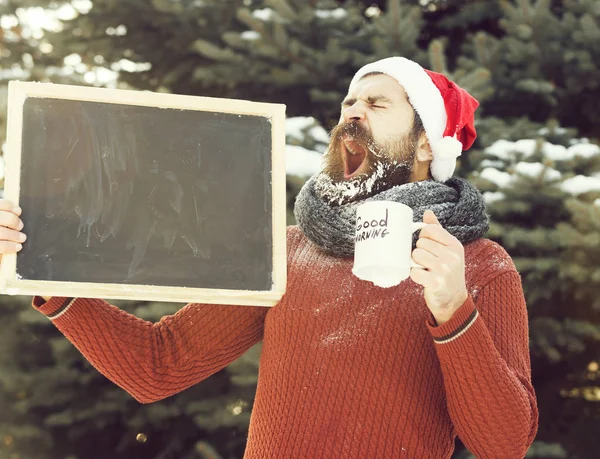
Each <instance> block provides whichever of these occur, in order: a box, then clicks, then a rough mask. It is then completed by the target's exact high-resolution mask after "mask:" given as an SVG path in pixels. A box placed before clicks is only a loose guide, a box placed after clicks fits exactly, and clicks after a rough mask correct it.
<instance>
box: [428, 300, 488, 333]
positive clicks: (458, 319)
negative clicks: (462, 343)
mask: <svg viewBox="0 0 600 459" xmlns="http://www.w3.org/2000/svg"><path fill="white" fill-rule="evenodd" d="M478 317H479V312H478V311H477V309H476V308H475V303H474V302H473V298H471V296H470V295H469V297H468V298H467V301H465V302H464V303H463V305H462V306H461V307H460V308H458V309H457V310H456V312H455V313H454V315H453V316H452V317H451V318H450V320H449V321H448V322H446V323H444V324H443V325H440V326H439V327H438V326H436V325H435V323H434V322H433V316H430V317H429V320H427V328H428V329H429V332H430V333H431V336H433V340H434V341H435V342H436V344H447V343H450V342H452V341H454V340H456V339H458V338H459V337H460V336H462V335H463V334H465V333H467V332H468V330H469V329H470V328H471V327H472V326H473V324H474V323H475V321H476V320H477V318H478Z"/></svg>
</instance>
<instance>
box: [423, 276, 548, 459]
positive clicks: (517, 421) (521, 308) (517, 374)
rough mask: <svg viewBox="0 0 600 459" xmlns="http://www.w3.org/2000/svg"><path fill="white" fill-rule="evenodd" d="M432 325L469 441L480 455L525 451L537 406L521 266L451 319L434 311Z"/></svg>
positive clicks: (451, 405)
mask: <svg viewBox="0 0 600 459" xmlns="http://www.w3.org/2000/svg"><path fill="white" fill-rule="evenodd" d="M427 326H428V328H429V330H430V332H431V334H432V336H433V339H434V343H435V344H434V345H435V349H436V352H437V355H438V358H439V361H440V365H441V368H442V372H443V375H444V386H445V390H446V399H447V405H448V411H449V413H450V417H451V419H452V422H453V424H454V427H455V429H456V432H457V434H458V436H459V437H460V439H461V440H462V442H463V443H464V444H465V446H466V447H467V448H468V449H469V450H470V451H471V452H472V453H473V454H475V456H476V457H478V458H480V459H486V458H494V459H495V458H499V457H506V458H511V459H513V458H522V457H524V456H525V454H526V452H527V449H528V448H529V446H530V445H531V443H532V442H533V439H534V438H535V435H536V433H537V427H538V409H537V402H536V398H535V393H534V390H533V387H532V385H531V363H530V357H529V335H528V323H527V309H526V305H525V299H524V295H523V289H522V286H521V279H520V276H519V274H518V272H517V271H516V270H511V271H507V272H504V273H502V274H500V275H498V276H497V277H495V278H494V279H493V280H491V281H490V282H489V283H488V284H487V285H486V286H485V287H483V288H481V290H480V291H479V293H478V295H477V297H476V300H475V301H474V300H473V298H472V297H469V298H468V299H467V301H466V302H465V304H464V305H463V306H462V307H461V308H460V309H459V310H458V311H457V312H456V313H455V314H454V316H453V317H452V318H451V319H450V320H449V321H448V322H446V323H444V324H443V325H441V326H439V327H436V326H435V325H434V324H433V323H432V321H431V317H430V319H429V321H428V323H427Z"/></svg>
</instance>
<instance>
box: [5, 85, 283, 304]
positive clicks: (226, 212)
mask: <svg viewBox="0 0 600 459" xmlns="http://www.w3.org/2000/svg"><path fill="white" fill-rule="evenodd" d="M284 117H285V115H284V107H283V106H281V105H275V104H259V103H253V102H247V101H235V100H228V99H212V98H202V97H190V96H177V95H167V94H153V93H147V92H136V91H123V90H108V89H99V88H84V87H76V86H64V85H51V84H39V83H20V82H11V84H10V87H9V125H8V142H7V151H6V154H5V156H6V176H7V180H6V189H5V195H6V197H7V198H8V199H11V200H12V201H14V202H16V203H18V204H19V205H20V206H21V208H22V209H23V214H22V217H21V218H22V220H23V222H24V223H25V232H26V233H27V235H28V240H27V242H26V243H25V244H24V246H23V250H22V251H21V252H19V254H17V255H15V256H14V259H12V260H11V259H10V258H9V259H8V260H5V261H3V266H2V273H1V274H2V275H1V278H2V291H3V293H19V294H24V293H26V294H45V295H54V296H86V297H101V298H125V299H148V300H158V299H160V300H161V301H194V302H214V303H228V304H256V305H273V304H275V303H276V302H277V301H278V300H279V299H280V298H281V296H282V294H283V291H284V290H285V263H286V261H285V201H284V199H285V169H284V166H283V157H282V155H283V151H284V147H285V140H284V139H285V136H284V133H283V129H284V127H283V125H284ZM5 262H6V263H5ZM5 264H6V266H5Z"/></svg>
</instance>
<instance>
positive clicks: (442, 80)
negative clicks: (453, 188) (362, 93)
mask: <svg viewBox="0 0 600 459" xmlns="http://www.w3.org/2000/svg"><path fill="white" fill-rule="evenodd" d="M369 73H383V74H385V75H389V76H391V77H392V78H394V79H396V80H397V81H398V83H400V85H401V86H402V87H403V88H404V90H405V91H406V95H407V97H408V100H409V102H410V103H411V105H412V106H413V108H414V109H415V111H416V112H417V113H418V114H419V116H420V117H421V120H422V121H423V127H424V128H425V134H426V135H427V138H428V140H429V145H430V146H431V151H432V153H433V160H432V161H431V175H432V176H433V178H434V179H435V180H437V181H439V182H445V181H446V180H448V179H449V178H450V177H452V174H453V173H454V169H455V168H456V158H457V157H459V156H460V155H461V153H462V151H463V150H468V149H469V148H471V145H473V142H474V141H475V138H476V137H477V133H476V131H475V126H474V121H475V117H474V114H475V110H476V109H477V107H478V106H479V102H477V100H476V99H475V98H474V97H473V96H471V95H470V94H469V93H468V92H467V91H465V90H464V89H462V88H460V87H459V86H458V85H456V84H455V83H453V82H452V81H450V80H448V78H446V77H445V76H444V75H442V74H441V73H436V72H432V71H430V70H427V69H424V68H423V67H421V66H420V65H419V64H417V63H416V62H413V61H411V60H408V59H406V58H404V57H388V58H386V59H382V60H379V61H376V62H372V63H370V64H367V65H365V66H364V67H362V68H361V69H359V70H358V72H356V75H354V78H352V81H351V82H350V90H351V89H352V87H353V86H354V85H355V84H356V83H358V81H360V79H361V78H362V77H364V76H365V75H367V74H369Z"/></svg>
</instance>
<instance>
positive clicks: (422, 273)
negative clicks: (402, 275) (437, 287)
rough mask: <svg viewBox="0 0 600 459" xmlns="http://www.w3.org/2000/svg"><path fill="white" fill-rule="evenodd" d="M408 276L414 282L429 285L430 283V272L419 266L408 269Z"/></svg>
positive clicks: (424, 285)
mask: <svg viewBox="0 0 600 459" xmlns="http://www.w3.org/2000/svg"><path fill="white" fill-rule="evenodd" d="M410 278H411V279H412V280H413V282H414V283H416V284H419V285H422V286H423V287H429V286H430V285H431V283H432V281H431V279H432V274H431V273H430V272H429V271H426V270H424V269H420V268H412V269H411V270H410Z"/></svg>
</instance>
